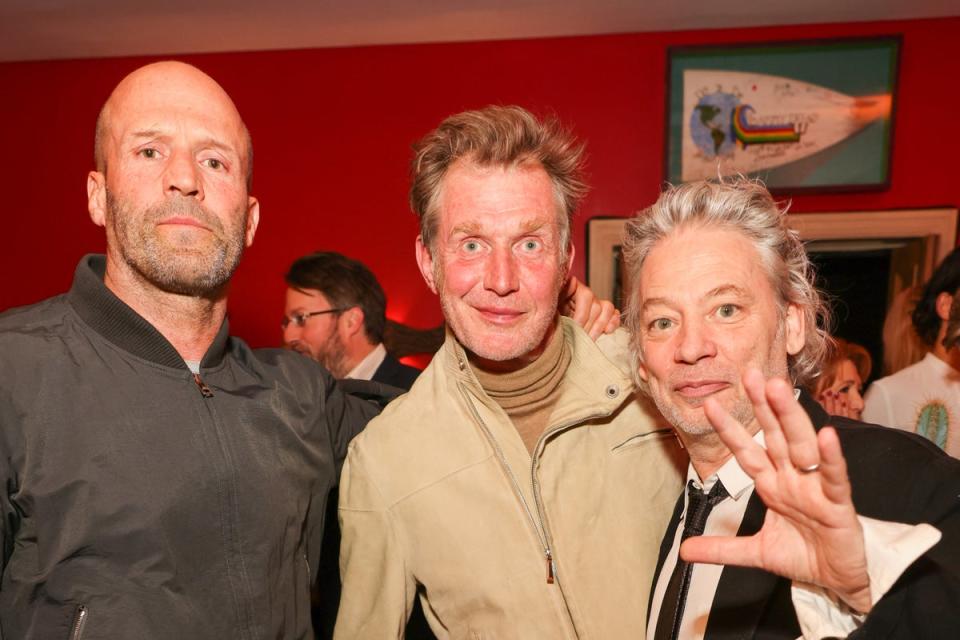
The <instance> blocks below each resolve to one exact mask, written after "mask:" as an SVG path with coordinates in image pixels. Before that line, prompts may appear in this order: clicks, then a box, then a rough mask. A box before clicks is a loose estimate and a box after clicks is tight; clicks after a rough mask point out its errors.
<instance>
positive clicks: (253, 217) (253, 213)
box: [243, 196, 260, 247]
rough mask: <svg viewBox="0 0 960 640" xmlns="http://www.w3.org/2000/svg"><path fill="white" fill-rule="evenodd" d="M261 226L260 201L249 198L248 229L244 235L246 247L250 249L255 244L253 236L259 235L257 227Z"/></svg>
mask: <svg viewBox="0 0 960 640" xmlns="http://www.w3.org/2000/svg"><path fill="white" fill-rule="evenodd" d="M259 224H260V201H259V200H257V199H256V198H254V197H253V196H248V197H247V229H246V233H244V236H243V240H244V246H247V247H249V246H250V245H252V244H253V236H255V235H256V234H257V226H258V225H259Z"/></svg>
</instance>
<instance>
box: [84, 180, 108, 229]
mask: <svg viewBox="0 0 960 640" xmlns="http://www.w3.org/2000/svg"><path fill="white" fill-rule="evenodd" d="M87 211H88V212H89V213H90V219H91V220H93V224H95V225H97V226H98V227H103V226H106V224H107V177H106V176H105V175H103V174H102V173H100V172H99V171H91V172H90V173H88V174H87Z"/></svg>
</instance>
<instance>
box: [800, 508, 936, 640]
mask: <svg viewBox="0 0 960 640" xmlns="http://www.w3.org/2000/svg"><path fill="white" fill-rule="evenodd" d="M857 517H858V518H859V520H860V524H861V526H862V527H863V542H864V545H865V550H866V555H867V575H869V576H870V599H871V602H872V604H876V603H877V602H878V601H879V600H880V598H882V597H883V596H884V595H885V594H886V593H887V591H889V590H890V587H892V586H893V585H894V583H895V582H896V581H897V580H898V579H899V578H900V576H901V575H903V572H904V571H906V570H907V567H909V566H910V565H911V564H913V562H914V561H915V560H916V559H917V558H919V557H920V556H921V555H923V554H924V553H926V552H927V551H928V550H929V549H930V548H931V547H932V546H933V545H935V544H936V543H937V542H939V540H940V537H941V534H940V531H939V530H938V529H936V528H935V527H933V526H931V525H929V524H918V525H908V524H902V523H899V522H886V521H882V520H874V519H872V518H865V517H863V516H857ZM790 591H791V595H792V598H793V606H794V608H795V609H796V612H797V620H798V621H799V622H800V630H801V631H802V632H803V638H805V639H806V640H811V639H820V638H831V637H840V638H843V637H846V636H847V635H849V634H850V633H851V632H853V631H854V630H855V629H856V628H857V627H859V626H860V625H861V624H863V621H864V619H865V618H866V615H865V614H860V613H857V612H855V611H853V610H852V609H850V608H849V607H847V606H846V604H844V603H843V602H841V601H840V600H839V599H837V598H836V597H835V596H834V595H833V594H831V593H830V592H828V591H827V590H826V589H823V588H821V587H818V586H816V585H812V584H807V583H802V582H794V583H793V585H792V587H791V590H790Z"/></svg>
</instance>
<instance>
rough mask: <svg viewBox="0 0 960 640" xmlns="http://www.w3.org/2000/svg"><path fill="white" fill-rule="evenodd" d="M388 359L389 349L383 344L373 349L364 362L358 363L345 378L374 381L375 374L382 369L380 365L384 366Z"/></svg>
mask: <svg viewBox="0 0 960 640" xmlns="http://www.w3.org/2000/svg"><path fill="white" fill-rule="evenodd" d="M386 358H387V348H386V347H384V346H383V343H382V342H381V343H380V344H378V345H377V346H376V347H374V348H373V351H371V352H370V353H368V354H367V355H366V356H364V358H363V360H361V361H360V362H358V363H357V366H355V367H354V368H353V369H351V370H350V371H349V372H348V373H347V375H345V376H344V377H345V378H353V379H354V380H372V379H373V374H375V373H376V372H377V369H379V368H380V365H381V364H383V361H384V360H385V359H386Z"/></svg>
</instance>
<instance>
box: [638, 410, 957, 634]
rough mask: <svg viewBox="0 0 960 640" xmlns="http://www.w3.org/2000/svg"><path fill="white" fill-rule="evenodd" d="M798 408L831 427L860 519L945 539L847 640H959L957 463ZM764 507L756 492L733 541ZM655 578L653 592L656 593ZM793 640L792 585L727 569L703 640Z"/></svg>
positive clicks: (910, 441) (893, 434)
mask: <svg viewBox="0 0 960 640" xmlns="http://www.w3.org/2000/svg"><path fill="white" fill-rule="evenodd" d="M800 403H801V404H802V405H803V408H804V409H805V410H806V411H807V413H808V414H809V415H810V419H811V420H812V421H813V424H814V426H815V427H816V428H817V429H820V427H822V426H824V425H825V424H827V423H828V422H829V423H830V424H831V425H833V426H834V427H836V429H837V433H838V434H839V436H840V444H841V446H842V447H843V454H844V456H846V459H847V469H848V472H849V475H850V483H851V485H852V487H853V502H854V505H855V506H856V508H857V513H859V514H860V515H864V516H867V517H870V518H876V519H878V520H890V521H896V522H905V523H908V524H918V523H921V522H926V523H929V524H932V525H933V526H935V527H937V528H938V529H939V530H940V532H941V533H942V534H943V537H942V538H941V539H940V542H938V543H937V544H936V545H935V546H934V547H933V548H932V549H930V550H929V551H928V552H927V553H926V554H924V555H923V556H921V557H920V558H919V559H918V560H917V561H916V562H914V563H913V565H911V566H910V568H909V569H907V571H905V572H904V574H903V575H902V576H901V577H900V579H899V580H898V581H897V583H896V584H895V585H894V586H893V587H892V588H891V589H890V591H888V592H887V594H886V595H885V596H884V597H883V598H882V599H881V600H880V601H879V602H878V603H877V605H876V606H875V607H874V608H873V610H872V611H871V612H870V615H869V616H868V617H867V620H866V622H865V623H864V625H863V626H862V627H861V628H860V629H858V630H857V631H856V632H855V633H853V634H851V635H850V637H851V638H863V639H870V640H873V639H874V638H891V639H892V638H896V639H903V640H917V639H920V638H931V639H936V640H940V639H942V638H958V637H960V460H955V459H953V458H951V457H949V456H947V455H946V454H944V453H943V452H942V451H941V450H940V449H939V448H938V447H936V446H935V445H934V444H933V443H931V442H929V441H928V440H926V439H924V438H921V437H919V436H917V435H915V434H912V433H907V432H904V431H900V430H897V429H889V428H886V427H881V426H877V425H870V424H865V423H862V422H857V421H854V420H848V419H846V418H838V417H828V416H827V414H826V413H825V412H824V410H823V408H821V406H820V405H819V404H817V402H816V401H815V400H813V399H812V398H811V397H810V396H809V395H807V394H801V396H800ZM682 509H683V496H681V497H680V501H679V502H678V504H677V508H676V509H675V511H674V514H673V519H672V520H671V522H670V525H669V528H668V530H667V534H666V535H665V537H664V540H663V542H662V543H661V548H660V560H659V563H658V564H657V573H656V575H657V576H659V574H660V569H661V567H662V566H663V562H664V559H665V557H666V555H667V553H668V552H669V550H670V547H671V546H672V544H673V538H674V532H675V531H676V528H677V526H678V522H679V518H680V513H681V511H682ZM765 514H766V507H765V506H764V505H763V502H762V501H761V500H760V497H759V496H758V495H757V494H756V493H755V492H754V494H753V495H752V496H751V497H750V500H749V502H748V503H747V510H746V513H745V514H744V519H743V522H742V524H741V525H740V530H739V531H738V532H737V535H740V536H749V535H753V534H754V533H756V532H757V531H759V530H760V528H761V526H762V525H763V519H764V515H765ZM656 580H657V578H656V576H655V577H654V584H656ZM799 635H800V627H799V623H798V622H797V617H796V613H795V611H794V608H793V602H792V600H791V598H790V581H789V580H785V579H783V578H780V577H778V576H775V575H773V574H771V573H767V572H765V571H761V570H759V569H748V568H744V567H724V569H723V572H722V573H721V575H720V582H719V584H718V585H717V593H716V596H715V597H714V600H713V605H712V606H711V610H710V617H709V619H708V620H707V629H706V633H705V640H720V639H724V640H726V639H732V638H757V639H760V638H763V639H774V638H777V639H780V638H783V639H786V638H789V639H790V640H794V639H795V638H797V637H798V636H799Z"/></svg>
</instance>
